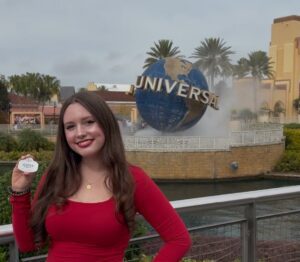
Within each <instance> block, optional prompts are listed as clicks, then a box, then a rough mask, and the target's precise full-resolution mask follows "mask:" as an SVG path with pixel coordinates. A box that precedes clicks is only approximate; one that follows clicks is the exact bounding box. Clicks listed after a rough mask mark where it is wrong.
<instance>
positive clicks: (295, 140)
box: [284, 128, 300, 150]
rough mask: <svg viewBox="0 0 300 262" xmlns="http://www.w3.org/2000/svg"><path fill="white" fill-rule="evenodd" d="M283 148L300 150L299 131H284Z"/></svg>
mask: <svg viewBox="0 0 300 262" xmlns="http://www.w3.org/2000/svg"><path fill="white" fill-rule="evenodd" d="M284 135H285V137H286V139H285V148H286V149H287V150H300V129H287V128H285V129H284Z"/></svg>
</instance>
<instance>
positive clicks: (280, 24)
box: [268, 16, 300, 118]
mask: <svg viewBox="0 0 300 262" xmlns="http://www.w3.org/2000/svg"><path fill="white" fill-rule="evenodd" d="M269 57H270V58H271V61H272V62H273V64H272V66H273V70H274V76H275V78H274V80H273V83H272V81H269V82H270V84H269V86H270V87H271V89H272V95H271V96H270V98H271V99H270V98H269V100H268V102H269V104H270V106H271V107H270V108H272V109H273V110H274V109H276V107H278V106H282V107H283V108H284V113H285V116H286V117H287V118H291V117H296V116H297V115H298V110H297V108H296V106H295V102H297V99H299V95H300V16H287V17H282V18H277V19H274V22H273V24H272V35H271V43H270V47H269Z"/></svg>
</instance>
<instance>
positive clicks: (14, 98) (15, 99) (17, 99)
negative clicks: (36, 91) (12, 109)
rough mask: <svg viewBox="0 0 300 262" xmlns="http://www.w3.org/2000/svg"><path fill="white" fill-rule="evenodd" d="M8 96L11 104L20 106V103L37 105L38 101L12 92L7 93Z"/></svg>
mask: <svg viewBox="0 0 300 262" xmlns="http://www.w3.org/2000/svg"><path fill="white" fill-rule="evenodd" d="M8 98H9V101H10V103H11V104H12V106H14V105H15V106H16V105H18V106H20V105H27V106H29V105H30V106H37V105H38V102H36V101H34V100H33V99H31V98H29V97H26V96H21V95H17V94H13V93H9V94H8Z"/></svg>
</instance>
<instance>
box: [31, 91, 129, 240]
mask: <svg viewBox="0 0 300 262" xmlns="http://www.w3.org/2000/svg"><path fill="white" fill-rule="evenodd" d="M72 103H79V104H80V105H82V106H83V107H84V108H85V109H86V110H88V111H89V112H90V113H91V114H92V115H93V117H94V118H95V119H96V121H97V122H98V124H99V125H100V126H101V128H102V130H103V132H104V135H105V143H104V146H103V148H102V154H101V156H99V157H101V161H102V162H103V164H104V165H105V167H106V168H107V169H108V170H109V171H110V172H109V175H108V177H106V185H107V186H108V187H109V189H110V190H111V191H112V194H113V197H114V199H115V201H116V212H117V213H121V214H123V216H124V219H125V223H126V224H127V226H128V227H129V229H130V230H131V231H132V230H133V227H134V215H135V210H134V204H133V202H134V200H133V194H134V182H133V178H132V175H131V174H130V172H129V169H128V164H127V162H126V157H125V150H124V145H123V141H122V137H121V132H120V129H119V125H118V122H117V121H116V118H115V117H114V115H113V113H112V111H111V110H110V108H109V107H108V105H107V104H106V103H105V101H104V100H103V99H102V98H101V97H100V96H99V95H97V94H96V93H93V92H87V91H85V92H79V93H76V94H75V95H73V96H71V97H70V98H68V99H67V100H66V101H65V102H64V104H63V106H62V108H61V111H60V116H59V123H58V132H57V140H56V148H55V152H54V157H53V159H52V161H51V163H50V165H49V167H48V169H47V171H46V174H45V178H44V179H45V180H44V182H43V183H42V185H41V187H40V188H39V192H38V195H37V197H36V199H37V200H36V202H35V204H34V206H33V210H32V218H31V227H32V229H33V232H34V236H35V242H36V243H37V244H41V243H43V242H45V241H46V239H47V232H46V228H45V219H46V215H47V211H48V208H49V206H50V205H53V204H54V205H57V206H59V207H62V206H63V205H64V204H65V203H66V201H67V198H68V197H70V196H72V195H73V194H74V193H75V192H76V191H77V190H78V189H79V187H80V184H81V179H82V178H81V175H80V173H79V171H78V170H79V164H80V161H81V156H80V155H78V154H77V153H75V152H74V151H72V149H71V148H70V147H69V145H68V143H67V141H66V138H65V131H64V124H63V118H64V114H65V111H66V109H67V108H68V106H69V105H70V104H72Z"/></svg>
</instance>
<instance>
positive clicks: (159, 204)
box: [132, 167, 191, 262]
mask: <svg viewBox="0 0 300 262" xmlns="http://www.w3.org/2000/svg"><path fill="white" fill-rule="evenodd" d="M132 173H133V175H134V177H135V180H136V189H135V206H136V209H137V212H139V213H140V214H141V215H143V217H144V218H145V219H146V220H147V221H148V222H149V223H150V224H151V226H153V228H154V229H155V230H156V231H157V232H158V233H159V235H160V236H161V238H162V239H163V241H164V245H163V246H162V247H161V249H160V250H159V252H158V253H157V255H156V256H155V259H154V261H155V262H165V261H168V262H173V261H174V262H175V261H180V259H181V258H182V257H183V256H184V254H185V253H186V252H187V251H188V250H189V248H190V246H191V238H190V235H189V233H188V231H187V229H186V227H185V225H184V223H183V221H182V219H181V218H180V217H179V215H178V214H177V212H176V211H175V209H174V208H173V207H172V206H171V204H170V202H169V201H168V199H167V198H166V197H165V196H164V194H163V193H162V192H161V191H160V189H159V188H158V186H157V185H156V184H155V183H154V182H153V181H152V179H151V178H149V177H148V176H147V175H146V174H145V173H144V171H143V170H142V169H140V168H137V167H133V168H132Z"/></svg>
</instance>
